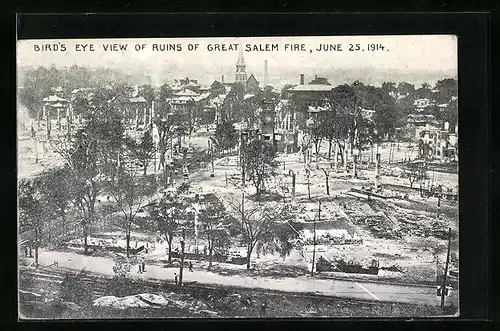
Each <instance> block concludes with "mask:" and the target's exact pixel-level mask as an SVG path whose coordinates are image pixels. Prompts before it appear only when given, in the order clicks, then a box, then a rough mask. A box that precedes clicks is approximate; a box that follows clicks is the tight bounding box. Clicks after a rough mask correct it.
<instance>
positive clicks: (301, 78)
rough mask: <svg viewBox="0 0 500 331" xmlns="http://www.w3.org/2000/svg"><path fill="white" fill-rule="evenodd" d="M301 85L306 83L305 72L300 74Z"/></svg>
mask: <svg viewBox="0 0 500 331" xmlns="http://www.w3.org/2000/svg"><path fill="white" fill-rule="evenodd" d="M300 85H304V74H300Z"/></svg>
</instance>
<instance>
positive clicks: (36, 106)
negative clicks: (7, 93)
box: [19, 67, 56, 119]
mask: <svg viewBox="0 0 500 331" xmlns="http://www.w3.org/2000/svg"><path fill="white" fill-rule="evenodd" d="M52 73H53V72H51V71H49V70H47V69H46V68H44V67H39V68H38V69H36V70H28V71H27V72H26V74H25V75H24V78H23V81H22V83H21V85H22V87H23V88H22V89H21V90H20V93H19V98H20V101H21V103H22V104H24V105H25V106H26V108H27V109H28V112H29V115H30V117H31V118H36V119H39V118H40V111H41V110H42V100H43V98H45V97H47V96H49V95H50V94H51V90H50V88H51V87H53V86H54V85H55V84H56V81H55V77H53V76H52Z"/></svg>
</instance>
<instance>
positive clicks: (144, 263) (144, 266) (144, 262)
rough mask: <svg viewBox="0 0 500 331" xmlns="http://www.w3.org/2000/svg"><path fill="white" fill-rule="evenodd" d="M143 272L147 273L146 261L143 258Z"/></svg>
mask: <svg viewBox="0 0 500 331" xmlns="http://www.w3.org/2000/svg"><path fill="white" fill-rule="evenodd" d="M142 271H143V272H144V271H146V260H145V259H144V258H142Z"/></svg>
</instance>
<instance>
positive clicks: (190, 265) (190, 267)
mask: <svg viewBox="0 0 500 331" xmlns="http://www.w3.org/2000/svg"><path fill="white" fill-rule="evenodd" d="M189 271H191V272H193V263H191V262H189Z"/></svg>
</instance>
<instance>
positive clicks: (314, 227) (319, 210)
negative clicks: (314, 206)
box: [311, 201, 321, 277]
mask: <svg viewBox="0 0 500 331" xmlns="http://www.w3.org/2000/svg"><path fill="white" fill-rule="evenodd" d="M320 220H321V201H318V221H320ZM315 260H316V218H314V220H313V258H312V266H311V277H313V276H314V262H315Z"/></svg>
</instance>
